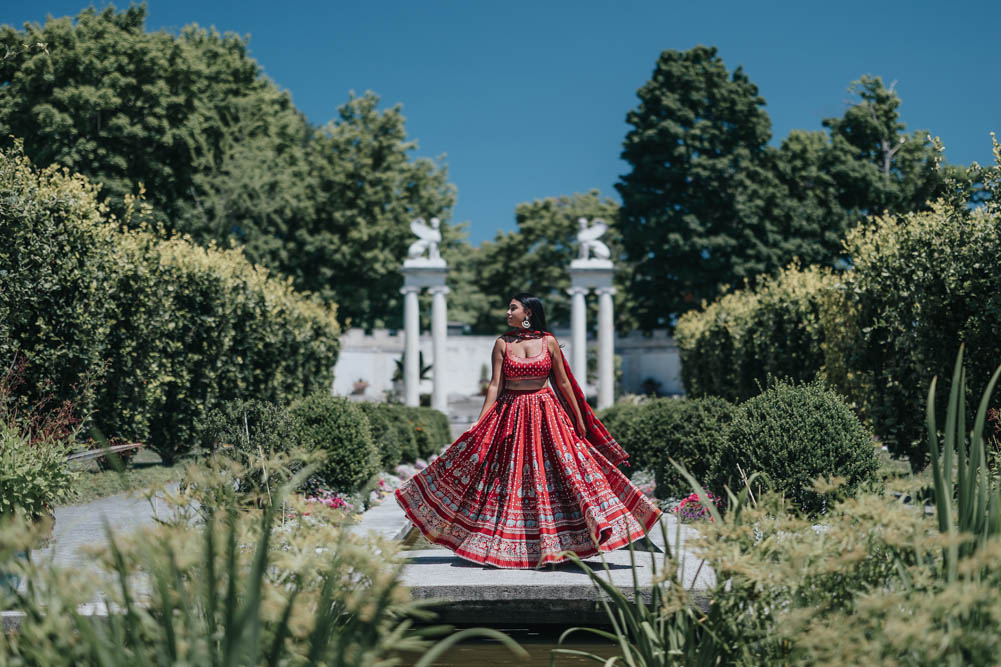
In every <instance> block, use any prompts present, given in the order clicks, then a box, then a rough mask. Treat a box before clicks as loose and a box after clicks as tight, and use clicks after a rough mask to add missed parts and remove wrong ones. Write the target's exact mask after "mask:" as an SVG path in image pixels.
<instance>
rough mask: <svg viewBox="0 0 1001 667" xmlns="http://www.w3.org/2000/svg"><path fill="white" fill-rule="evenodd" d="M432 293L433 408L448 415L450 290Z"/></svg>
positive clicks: (444, 288)
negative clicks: (446, 303)
mask: <svg viewBox="0 0 1001 667" xmlns="http://www.w3.org/2000/svg"><path fill="white" fill-rule="evenodd" d="M429 291H430V292H431V349H432V353H433V355H434V358H433V359H432V361H431V363H432V364H433V366H432V370H431V372H432V373H433V377H434V385H433V388H432V390H431V407H433V408H434V409H435V410H440V411H442V412H444V413H446V414H448V396H447V395H446V393H445V392H446V391H447V389H446V385H445V382H446V377H445V367H446V365H447V364H446V362H445V340H446V338H447V337H448V319H447V317H446V310H445V295H446V294H448V288H447V287H445V286H444V285H440V286H436V287H432V288H431V289H430V290H429Z"/></svg>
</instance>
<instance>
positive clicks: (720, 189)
mask: <svg viewBox="0 0 1001 667" xmlns="http://www.w3.org/2000/svg"><path fill="white" fill-rule="evenodd" d="M637 94H638V96H639V98H640V104H639V106H638V107H637V108H636V109H634V110H633V111H630V112H629V114H628V115H627V117H626V119H627V122H628V123H629V125H631V126H632V129H631V130H630V131H629V133H628V134H627V135H626V138H625V142H624V144H623V151H622V158H623V159H624V160H625V161H626V162H628V163H629V164H630V166H631V167H632V171H631V172H630V173H628V174H626V175H625V176H623V177H622V180H621V182H620V183H618V184H617V186H616V187H617V189H618V191H619V194H620V195H621V197H622V212H621V221H622V223H621V231H622V239H623V243H624V245H625V248H626V252H627V253H628V255H629V257H630V259H631V260H632V261H633V262H634V263H635V273H634V280H633V284H632V289H633V291H634V296H635V297H636V299H637V313H636V314H637V316H638V318H639V320H640V323H641V324H642V325H644V326H646V327H655V326H659V325H663V324H666V323H668V317H669V315H670V314H671V313H679V312H681V311H683V310H686V309H687V308H689V307H691V306H693V305H697V304H698V303H699V301H700V300H701V299H705V298H709V297H712V296H713V295H715V294H716V291H717V289H718V287H717V286H718V285H719V284H720V283H724V282H728V281H733V280H734V278H736V277H739V276H742V275H747V274H753V272H754V271H756V270H757V268H758V266H757V265H760V264H761V262H756V261H755V260H757V259H758V255H760V254H762V253H766V254H767V252H768V246H767V243H766V240H765V239H764V238H763V237H764V236H765V235H764V234H763V233H761V232H760V230H758V229H757V228H758V227H759V226H760V225H761V224H762V223H763V221H762V220H761V218H760V217H758V211H756V210H755V208H756V207H760V202H759V201H754V199H753V198H751V199H750V200H749V201H742V195H747V194H749V193H751V192H752V191H753V189H754V188H753V184H754V182H755V181H759V180H762V176H763V175H762V174H761V173H759V172H760V171H761V169H760V166H759V165H760V162H761V155H762V154H763V153H765V150H766V145H767V143H768V140H769V138H770V137H771V123H770V121H769V118H768V115H767V114H766V113H765V111H764V109H763V107H764V104H765V101H764V99H763V98H762V97H761V96H760V95H758V89H757V87H756V86H755V85H754V84H753V83H751V81H750V80H749V79H748V77H747V75H746V74H744V72H743V70H742V69H740V68H738V69H737V70H736V71H734V72H733V74H732V75H731V74H730V73H729V72H728V71H727V69H726V66H725V65H724V64H723V61H722V59H721V58H720V57H719V56H718V55H717V52H716V49H715V48H710V47H704V46H698V47H696V48H694V49H692V50H690V51H685V52H679V51H664V52H663V53H662V54H661V56H660V59H659V60H658V62H657V66H656V68H655V69H654V73H653V77H652V78H651V80H650V81H649V82H647V83H646V84H645V85H644V86H643V87H642V88H640V89H639V91H638V93H637ZM766 194H767V193H766ZM748 262H752V263H755V264H756V266H755V267H754V268H753V269H748V267H746V266H745V265H746V264H747V263H748Z"/></svg>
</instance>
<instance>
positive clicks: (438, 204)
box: [288, 92, 455, 327]
mask: <svg viewBox="0 0 1001 667" xmlns="http://www.w3.org/2000/svg"><path fill="white" fill-rule="evenodd" d="M378 103H379V97H378V96H377V95H375V94H374V93H371V92H368V93H366V94H365V95H363V96H361V97H354V96H352V97H351V99H350V100H349V101H348V102H347V103H346V104H344V105H343V106H341V107H340V109H339V114H340V118H339V119H338V120H337V121H336V122H331V123H330V124H328V125H327V127H326V128H325V129H324V130H323V131H322V132H320V133H319V134H318V135H317V136H316V137H314V139H313V141H312V143H311V145H310V152H309V160H310V164H311V168H312V169H313V170H314V173H315V178H316V181H315V186H314V187H315V188H316V192H315V193H314V194H313V197H314V202H315V204H314V205H315V208H316V212H315V216H314V217H313V218H312V219H311V220H309V221H308V222H307V223H306V224H304V225H302V226H301V227H299V228H297V229H295V230H294V231H293V232H292V234H291V238H290V240H289V241H290V243H289V245H291V246H292V248H294V250H293V251H292V252H294V254H292V255H290V258H289V261H290V264H291V266H289V268H288V273H289V274H290V275H291V276H292V277H293V278H294V279H295V281H296V284H297V286H299V287H300V288H302V289H306V290H310V291H313V292H317V293H319V294H320V295H322V296H323V297H324V298H329V299H333V300H335V301H336V302H337V303H338V304H339V317H340V318H341V320H342V321H347V320H350V322H351V323H352V325H353V326H363V327H372V326H387V325H389V326H391V325H393V324H399V323H402V317H403V315H402V305H401V304H402V301H401V297H400V294H399V290H400V288H401V287H402V286H403V278H402V274H401V273H400V266H401V265H402V263H403V260H404V259H405V258H406V255H407V246H408V245H409V244H410V242H411V241H413V235H412V234H411V232H410V221H411V220H413V219H414V218H416V217H422V218H425V219H429V218H431V217H437V218H439V219H440V220H441V221H442V226H443V227H446V228H447V227H448V218H449V215H450V213H451V208H452V206H453V205H454V203H455V187H454V186H453V185H451V184H450V183H449V182H448V180H447V179H448V174H447V171H446V168H445V166H444V165H443V164H442V161H441V159H439V160H430V159H427V158H420V159H416V160H411V159H410V155H409V154H410V153H411V152H412V151H413V150H414V149H416V147H417V144H416V142H414V141H410V140H408V139H407V135H406V127H405V118H404V116H403V114H402V112H401V109H400V106H399V105H397V106H394V107H393V108H391V109H386V110H383V111H380V110H379V109H378Z"/></svg>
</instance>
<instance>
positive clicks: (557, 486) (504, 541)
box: [396, 387, 661, 568]
mask: <svg viewBox="0 0 1001 667" xmlns="http://www.w3.org/2000/svg"><path fill="white" fill-rule="evenodd" d="M396 500H397V502H398V503H399V504H400V506H401V507H402V508H403V510H404V511H405V512H406V513H407V516H408V517H409V518H410V520H411V521H412V522H413V523H414V525H416V526H417V528H418V529H419V530H420V531H421V533H422V534H423V535H424V536H425V537H426V538H427V539H428V541H430V542H433V543H436V544H440V545H442V546H445V547H448V548H450V549H452V550H453V551H454V552H455V553H456V554H457V555H459V556H461V557H462V558H465V559H468V560H472V561H475V562H478V563H483V564H489V565H495V566H498V567H506V568H532V567H537V566H539V565H543V564H546V563H557V562H561V561H563V560H566V558H565V557H562V556H561V555H560V554H561V552H563V551H572V552H574V553H576V554H577V555H579V556H580V557H582V558H586V557H588V556H593V555H596V554H597V553H598V552H599V551H611V550H614V549H618V548H619V547H622V546H625V545H626V544H628V543H629V542H632V541H634V540H636V539H639V538H641V537H643V534H644V530H647V531H649V530H650V529H651V528H652V527H653V526H654V524H655V523H656V522H657V520H658V518H659V517H660V514H661V512H660V510H659V509H658V508H657V506H656V505H655V504H654V503H653V502H652V501H651V500H650V499H649V498H647V497H646V496H645V495H644V494H643V492H642V491H640V490H639V489H637V488H636V487H635V486H633V485H632V484H631V483H630V482H629V479H628V478H627V477H626V476H625V475H624V474H623V473H622V472H621V471H619V470H618V469H617V468H616V467H614V466H613V465H611V464H610V463H609V461H608V460H607V459H606V458H605V457H604V456H603V455H602V454H601V453H600V452H598V451H597V450H596V449H595V448H594V447H593V446H591V445H590V444H589V443H588V442H587V441H585V440H582V439H581V438H579V437H578V436H577V434H576V432H575V430H574V427H573V425H572V423H571V421H570V417H569V415H568V414H567V413H566V411H565V410H564V409H563V407H562V406H561V405H560V402H559V400H558V399H557V397H556V395H555V394H554V393H553V390H552V389H550V388H549V387H545V388H543V389H540V390H538V391H507V392H504V393H503V394H501V396H499V397H498V399H497V402H496V403H495V404H494V406H493V407H492V408H491V409H490V411H489V412H488V413H487V414H486V415H485V416H484V417H483V419H481V420H480V421H479V422H478V423H477V424H476V425H474V426H473V428H472V429H470V430H469V431H467V432H466V433H464V434H463V435H462V436H460V438H459V439H458V440H456V441H455V442H454V443H452V445H450V446H449V447H448V448H447V449H446V450H445V451H444V452H443V453H442V455H441V456H440V457H438V458H437V459H436V460H435V461H434V462H433V463H431V465H429V466H428V467H427V468H425V469H424V470H423V471H421V472H420V473H419V474H418V475H416V476H414V477H412V478H411V479H410V480H408V481H407V482H405V483H404V484H403V485H402V486H401V487H400V488H399V489H397V491H396Z"/></svg>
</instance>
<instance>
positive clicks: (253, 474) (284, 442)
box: [196, 399, 303, 492]
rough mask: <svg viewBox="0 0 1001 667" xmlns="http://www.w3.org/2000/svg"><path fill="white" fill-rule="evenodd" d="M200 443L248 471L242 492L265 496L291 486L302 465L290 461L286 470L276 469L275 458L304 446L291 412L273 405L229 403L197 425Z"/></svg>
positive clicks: (248, 402)
mask: <svg viewBox="0 0 1001 667" xmlns="http://www.w3.org/2000/svg"><path fill="white" fill-rule="evenodd" d="M196 430H197V433H198V440H199V442H200V444H201V445H202V446H203V447H204V448H206V449H209V450H213V451H218V452H220V453H222V454H223V455H225V456H227V457H229V458H231V459H233V460H235V461H238V462H239V463H241V464H242V465H244V466H245V467H246V471H247V472H246V474H245V475H244V477H243V479H242V480H241V485H240V491H241V492H251V491H257V492H264V491H265V484H264V482H265V479H267V481H268V484H269V486H270V488H271V489H276V488H277V487H279V486H281V484H283V483H285V482H287V481H288V480H289V478H290V473H293V472H295V470H296V469H298V468H299V467H300V462H299V461H297V460H295V459H289V460H287V461H286V462H285V465H286V467H285V468H280V467H276V466H275V465H274V463H275V461H274V459H275V457H276V456H278V455H282V454H289V453H290V452H293V451H294V450H295V449H297V448H300V447H302V446H303V442H302V433H301V429H299V428H297V424H296V420H295V418H294V417H293V416H292V415H291V413H290V412H289V410H288V408H286V407H285V406H282V405H278V404H276V403H272V402H270V401H260V400H256V399H252V400H249V401H241V400H235V401H227V402H226V403H224V404H223V405H222V406H221V407H219V408H216V409H214V410H212V411H210V412H209V414H208V415H206V417H205V418H204V419H201V420H199V421H198V422H197V423H196Z"/></svg>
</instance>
